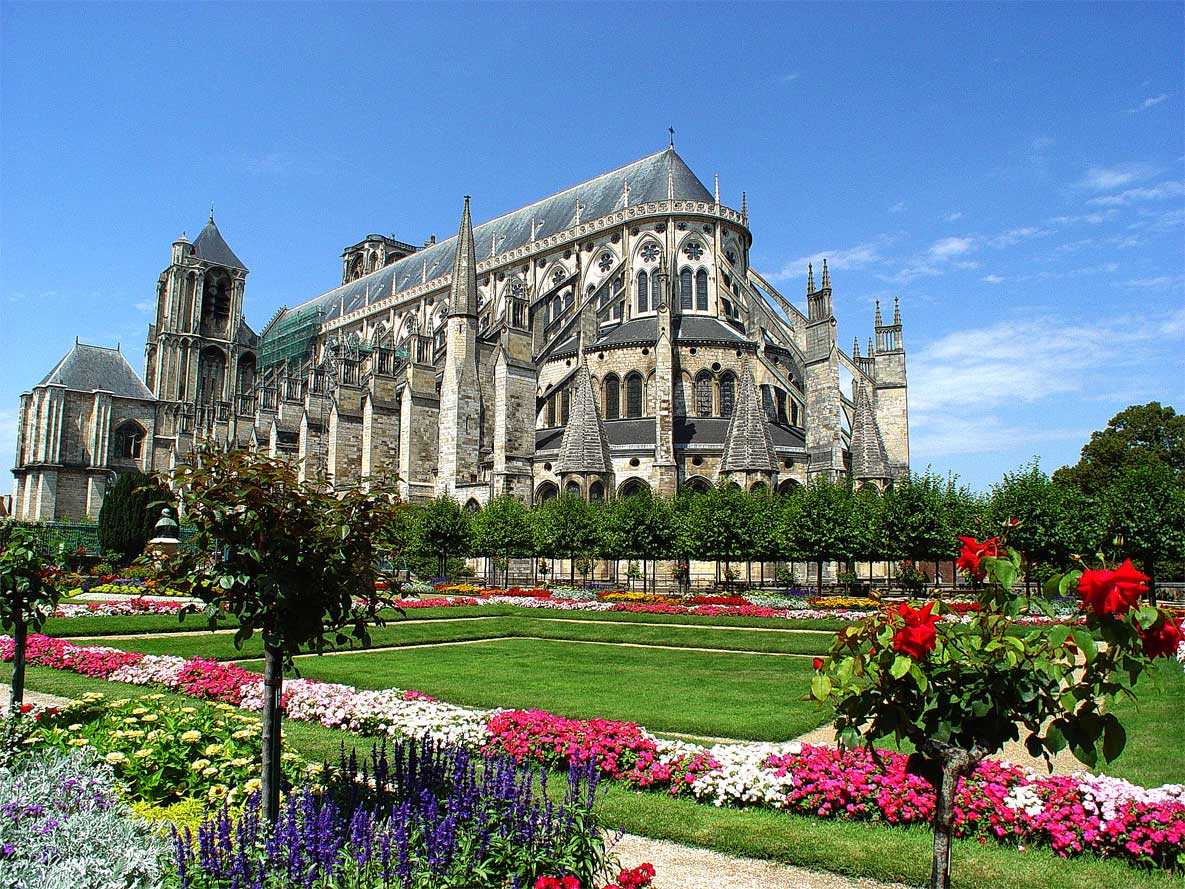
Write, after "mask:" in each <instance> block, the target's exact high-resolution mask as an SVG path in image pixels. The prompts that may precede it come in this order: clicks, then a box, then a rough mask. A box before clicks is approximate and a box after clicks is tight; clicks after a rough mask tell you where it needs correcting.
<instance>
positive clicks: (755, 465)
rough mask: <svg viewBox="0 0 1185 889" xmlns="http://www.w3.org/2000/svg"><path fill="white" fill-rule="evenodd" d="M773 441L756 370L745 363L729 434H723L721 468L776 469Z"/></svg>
mask: <svg viewBox="0 0 1185 889" xmlns="http://www.w3.org/2000/svg"><path fill="white" fill-rule="evenodd" d="M773 470H774V443H773V439H772V438H771V436H770V434H769V421H768V419H767V418H766V416H765V408H764V407H762V404H761V398H760V396H758V394H757V383H756V381H755V380H754V379H753V370H752V368H750V367H749V366H748V365H745V368H744V370H742V371H741V379H740V385H739V386H738V387H737V393H736V405H735V406H734V408H733V412H732V420H731V422H730V423H729V424H728V434H727V435H726V436H725V438H724V452H723V453H722V454H721V456H720V472H721V473H722V474H723V473H727V472H773Z"/></svg>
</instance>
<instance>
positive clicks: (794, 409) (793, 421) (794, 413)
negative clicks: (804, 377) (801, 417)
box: [790, 400, 798, 426]
mask: <svg viewBox="0 0 1185 889" xmlns="http://www.w3.org/2000/svg"><path fill="white" fill-rule="evenodd" d="M790 425H791V426H797V425H798V402H797V401H794V400H791V402H790Z"/></svg>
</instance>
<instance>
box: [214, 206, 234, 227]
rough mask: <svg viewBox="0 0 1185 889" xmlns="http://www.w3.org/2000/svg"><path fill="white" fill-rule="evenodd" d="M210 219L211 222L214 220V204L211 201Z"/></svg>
mask: <svg viewBox="0 0 1185 889" xmlns="http://www.w3.org/2000/svg"><path fill="white" fill-rule="evenodd" d="M210 221H211V222H213V221H214V204H213V202H211V203H210ZM232 227H233V226H232Z"/></svg>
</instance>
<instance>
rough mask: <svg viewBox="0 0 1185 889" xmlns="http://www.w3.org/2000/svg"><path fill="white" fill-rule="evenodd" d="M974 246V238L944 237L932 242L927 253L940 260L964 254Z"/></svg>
mask: <svg viewBox="0 0 1185 889" xmlns="http://www.w3.org/2000/svg"><path fill="white" fill-rule="evenodd" d="M974 246H975V239H974V238H943V239H942V240H940V241H935V242H934V243H933V244H931V245H930V249H929V250H927V251H926V253H927V255H928V256H929V257H930V258H931V259H933V260H936V261H939V262H940V261H942V260H944V259H950V258H951V257H953V256H962V255H963V254H964V253H967V252H968V251H969V250H971V249H972V248H974Z"/></svg>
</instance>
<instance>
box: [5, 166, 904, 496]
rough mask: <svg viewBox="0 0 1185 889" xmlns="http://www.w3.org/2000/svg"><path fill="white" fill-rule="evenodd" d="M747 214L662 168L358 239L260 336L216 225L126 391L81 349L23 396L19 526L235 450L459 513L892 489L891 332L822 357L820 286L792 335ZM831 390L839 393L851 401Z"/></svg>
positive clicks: (825, 333)
mask: <svg viewBox="0 0 1185 889" xmlns="http://www.w3.org/2000/svg"><path fill="white" fill-rule="evenodd" d="M751 243H752V235H751V233H750V231H749V219H748V211H747V206H746V203H745V201H744V200H742V203H741V209H740V210H735V209H732V208H729V207H726V206H724V205H722V204H721V203H720V199H719V194H718V187H717V189H716V191H715V193H713V192H712V191H709V190H708V189H707V188H706V187H705V186H704V185H703V183H702V182H701V181H700V180H699V179H698V178H697V177H696V176H695V174H694V173H693V172H692V171H691V170H690V169H689V168H688V167H687V165H686V164H685V163H684V162H683V160H682V158H680V157H679V155H678V154H676V152H675V151H674V149H673V148H669V149H667V150H665V151H662V152H659V153H658V154H654V155H651V156H650V157H646V158H643V159H641V160H638V161H635V162H633V163H631V164H627V165H626V166H624V167H621V168H619V169H617V170H613V171H611V172H609V173H605V174H603V175H601V176H598V177H596V178H595V179H591V180H589V181H587V182H584V183H581V184H579V185H576V186H573V187H571V188H569V189H566V190H565V191H562V192H559V193H558V194H555V195H552V196H551V197H548V198H544V199H543V200H541V201H537V202H535V203H533V204H530V205H528V206H526V207H523V208H522V209H520V210H516V211H514V212H512V213H507V214H505V215H503V216H500V217H498V218H496V219H493V220H490V221H488V222H485V223H482V224H480V225H477V226H474V225H473V223H472V220H471V217H470V206H469V199H468V198H466V199H465V207H464V211H463V213H462V217H461V225H460V229H459V231H458V233H457V235H456V236H455V237H453V238H449V239H447V240H444V241H441V242H439V243H437V242H436V240H435V237H433V238H432V239H430V240H429V241H428V242H427V243H425V244H424V245H423V246H422V247H419V248H417V247H414V246H412V245H411V244H405V243H402V242H400V241H396V240H394V239H392V238H389V237H385V236H383V235H368V236H367V237H366V238H365V239H364V240H362V241H361V242H359V243H358V244H355V245H353V246H352V247H349V248H347V249H346V250H345V252H344V253H343V255H342V283H341V285H340V286H338V287H336V288H334V289H332V290H330V291H328V292H326V293H323V294H321V295H320V296H317V297H315V298H313V299H310V300H306V301H302V302H300V303H299V304H297V305H296V306H295V307H293V308H284V309H282V310H281V311H280V312H278V313H277V314H276V316H275V317H274V318H272V320H271V321H270V322H269V323H268V325H267V326H266V327H265V328H264V330H263V332H262V334H261V335H259V336H257V335H256V334H255V333H254V332H253V331H252V330H251V328H250V327H248V326H247V324H246V322H245V321H244V320H243V296H244V286H245V282H246V277H247V268H246V266H245V265H244V264H243V262H242V261H240V260H239V258H238V257H237V256H236V255H235V254H234V252H233V251H232V250H231V249H230V247H229V246H228V245H227V243H226V241H225V240H223V238H222V236H221V234H220V233H219V231H218V228H217V226H216V225H215V224H214V219H213V214H211V217H210V221H209V223H208V224H207V225H206V227H205V228H204V229H203V230H202V232H201V234H200V235H199V236H198V237H197V238H196V239H195V240H194V241H193V243H190V242H189V241H188V240H187V239H186V238H185V236H184V235H182V237H181V238H179V239H178V240H177V241H176V242H174V244H173V248H172V257H171V262H170V265H169V267H168V268H167V269H166V270H165V271H164V272H162V273H161V276H160V280H159V282H158V286H157V299H156V321H155V323H153V324H151V325H150V326H149V329H148V339H147V345H146V350H145V374H144V377H145V381H146V383H147V385H145V383H143V382H141V381H140V379H139V378H138V377H137V376H136V375H135V373H133V372H132V370H131V368H130V367H129V366H128V364H127V362H126V361H125V360H124V357H123V355H122V354H120V353H119V352H118V351H112V350H109V349H103V348H100V347H96V346H87V345H84V344H81V343H76V344H75V347H74V348H73V349H72V350H71V351H70V352H69V353H68V354H67V355H66V356H65V358H63V359H62V361H61V362H59V364H58V366H57V367H55V368H54V369H53V371H51V372H50V373H49V374H48V375H47V376H46V377H45V379H43V380H42V381H41V382H40V383H39V384H37V386H35V387H34V388H33V390H32V392H30V393H26V394H25V395H23V396H22V397H21V408H20V419H19V425H18V446H17V448H18V449H17V466H16V469H15V470H14V474H15V476H16V486H15V496H14V500H15V503H14V507H13V508H14V511H15V513H16V514H17V516H18V517H20V518H24V519H51V518H65V517H76V516H82V515H90V516H94V515H96V514H97V513H98V509H99V506H100V505H101V502H102V497H103V493H104V492H105V490H106V486H107V484H108V482H109V480H110V478H111V477H112V476H113V475H114V473H117V472H119V471H120V470H121V469H124V468H126V467H131V466H137V467H139V468H141V469H145V470H148V469H160V470H167V469H169V468H171V467H172V466H174V465H175V464H176V463H177V462H178V461H184V460H185V459H186V455H187V454H188V453H189V452H190V450H191V449H192V448H193V447H194V445H195V443H197V442H199V441H202V440H213V441H214V442H216V443H218V444H219V445H222V446H243V447H254V448H259V449H262V450H265V451H267V452H269V453H272V454H277V455H282V456H285V457H288V458H290V459H292V460H295V461H298V464H299V466H300V469H301V472H302V474H303V475H305V476H306V477H315V478H322V479H325V480H326V481H328V482H330V483H333V484H346V483H350V482H353V481H355V480H357V479H359V478H363V479H369V480H373V481H380V480H381V481H384V482H393V483H395V484H397V485H398V486H399V488H400V490H401V492H402V493H403V494H404V496H406V497H407V498H409V499H422V498H427V497H432V496H435V495H436V494H439V493H445V494H449V495H451V496H453V497H455V498H457V499H458V500H459V501H461V502H462V503H464V504H466V505H467V506H469V507H470V508H476V507H478V506H480V505H482V504H484V503H485V502H487V501H488V500H489V499H490V498H491V497H493V496H496V495H499V494H503V493H513V494H516V495H518V496H520V497H522V498H523V499H525V500H527V501H528V502H532V501H537V500H544V499H547V498H550V497H554V496H556V495H558V494H559V493H561V492H563V493H574V494H579V495H580V496H582V497H587V498H594V499H595V498H602V497H608V496H613V495H616V494H629V493H633V492H636V491H639V490H642V489H649V490H651V491H653V492H655V493H658V494H674V493H675V492H676V491H678V490H679V489H681V488H687V487H692V488H694V487H705V486H707V485H710V484H713V483H716V482H719V481H732V482H736V483H737V484H740V485H742V486H743V487H745V488H746V489H749V490H755V489H760V488H765V489H770V490H777V491H785V490H787V489H788V488H790V487H792V486H794V485H798V484H803V483H805V482H807V481H808V480H809V479H810V478H812V477H815V476H820V475H825V476H831V477H834V476H839V475H844V474H849V473H850V474H852V475H853V476H854V477H855V478H856V479H857V481H859V482H860V483H867V484H874V485H877V486H883V485H885V484H887V483H888V482H890V481H891V480H892V479H893V478H895V477H896V476H898V475H900V474H902V473H904V472H906V471H907V470H908V467H909V420H908V408H907V387H906V373H905V350H904V346H903V343H902V334H901V331H902V327H901V317H900V311H899V309H898V308H897V306H894V313H893V318H892V321H891V323H888V324H885V323H884V322H883V320H882V317H881V313H880V307H879V305H878V307H877V310H876V317H875V340H873V339H872V338H870V340H869V344H868V348H867V350H866V352H865V353H864V354H861V352H860V348H859V343H858V342H857V343H856V344H855V345H854V346H853V349H852V352H851V354H847V353H845V352H844V351H843V350H842V349H840V348H839V346H838V344H837V337H836V321H835V317H834V315H833V313H832V288H831V276H830V272H829V270H828V268H827V263H826V261H824V262H823V265H822V268H821V269H820V280H819V286H817V287H816V285H815V276H814V270H813V269H808V270H807V286H806V312H805V313H804V312H802V311H800V310H799V309H798V308H796V307H795V306H794V305H792V304H791V303H790V301H789V300H787V299H786V298H785V297H784V296H782V295H781V294H780V293H778V292H777V290H776V289H775V288H774V287H773V286H772V285H771V284H770V283H769V282H768V281H767V280H766V279H765V278H764V277H762V275H760V274H759V273H758V272H756V271H754V270H753V269H752V268H750V266H749V247H750V245H751ZM846 379H850V388H849V387H848V386H845V385H844V381H845V380H846Z"/></svg>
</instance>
